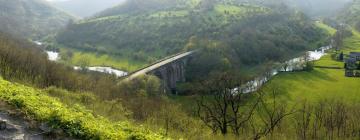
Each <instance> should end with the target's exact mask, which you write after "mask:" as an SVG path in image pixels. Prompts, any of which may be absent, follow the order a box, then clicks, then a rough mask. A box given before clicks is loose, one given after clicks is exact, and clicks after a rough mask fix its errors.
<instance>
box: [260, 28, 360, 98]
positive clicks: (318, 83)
mask: <svg viewBox="0 0 360 140" xmlns="http://www.w3.org/2000/svg"><path fill="white" fill-rule="evenodd" d="M353 32H354V33H353V34H354V35H353V36H352V37H350V38H347V39H345V41H344V48H343V49H342V50H343V51H344V53H348V52H350V51H360V34H359V33H358V32H357V31H353ZM329 53H330V54H331V53H332V52H329ZM330 54H329V55H327V56H324V57H323V58H322V59H321V60H319V61H317V62H315V66H329V67H343V66H344V64H343V62H339V61H336V60H333V59H332V58H331V57H330ZM265 87H277V88H280V89H283V90H285V91H286V92H284V94H285V95H283V96H282V98H286V99H288V100H290V101H295V102H299V101H301V100H307V101H310V102H317V101H319V100H323V99H342V100H345V101H347V102H349V103H352V102H359V101H360V78H351V77H345V69H325V68H315V69H314V70H313V71H311V72H294V73H282V74H280V75H278V76H276V77H275V78H274V79H272V80H271V81H270V82H269V83H268V84H267V85H266V86H265Z"/></svg>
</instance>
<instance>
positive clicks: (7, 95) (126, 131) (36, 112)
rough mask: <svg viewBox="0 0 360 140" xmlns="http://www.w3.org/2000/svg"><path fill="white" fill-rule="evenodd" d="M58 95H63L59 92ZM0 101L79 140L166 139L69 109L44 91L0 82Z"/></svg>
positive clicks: (73, 108) (74, 107) (81, 110)
mask: <svg viewBox="0 0 360 140" xmlns="http://www.w3.org/2000/svg"><path fill="white" fill-rule="evenodd" d="M58 94H63V93H60V92H58ZM0 99H1V100H4V101H7V102H8V103H10V104H12V105H14V106H17V107H19V106H20V107H21V108H20V109H21V110H22V111H23V112H25V114H27V115H29V117H31V118H33V119H35V120H37V121H40V122H48V123H49V125H50V126H52V127H53V128H61V129H63V130H64V131H65V132H66V133H67V134H69V135H70V136H73V137H76V138H79V139H106V140H108V139H130V138H135V139H137V138H139V139H164V137H163V136H161V135H158V134H155V133H152V132H150V131H148V130H146V129H144V128H141V127H135V126H132V125H131V124H130V123H129V122H126V121H124V122H115V123H114V122H110V121H109V120H108V119H105V118H103V117H101V116H94V115H93V113H92V112H91V111H89V110H87V109H85V107H83V106H81V105H74V106H66V105H64V104H62V103H61V102H60V101H59V100H58V99H55V98H52V97H49V96H47V95H46V93H45V92H44V91H42V90H37V89H34V88H30V87H26V86H23V85H19V84H14V83H10V82H7V81H4V80H0Z"/></svg>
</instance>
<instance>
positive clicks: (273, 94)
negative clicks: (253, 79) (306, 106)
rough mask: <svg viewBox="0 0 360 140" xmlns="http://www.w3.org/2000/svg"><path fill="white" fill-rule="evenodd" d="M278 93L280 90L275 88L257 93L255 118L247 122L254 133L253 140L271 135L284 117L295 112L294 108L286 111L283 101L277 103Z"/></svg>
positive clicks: (286, 107)
mask: <svg viewBox="0 0 360 140" xmlns="http://www.w3.org/2000/svg"><path fill="white" fill-rule="evenodd" d="M280 93H281V90H279V89H277V88H269V89H268V88H266V89H263V90H260V91H258V92H257V95H258V99H259V100H260V103H259V106H257V116H256V117H254V119H251V120H250V121H249V122H250V126H251V127H252V131H253V133H254V137H253V139H254V140H259V139H261V138H262V137H265V136H267V135H269V134H272V133H273V132H274V130H275V128H276V127H277V126H279V125H280V123H281V122H282V121H283V120H284V119H285V118H286V117H288V116H290V115H292V114H294V113H296V112H297V110H295V106H293V107H292V108H291V109H290V110H288V106H287V104H286V103H285V102H284V101H282V102H279V99H277V96H278V95H279V94H280ZM266 96H268V97H266Z"/></svg>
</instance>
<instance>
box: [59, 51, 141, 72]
mask: <svg viewBox="0 0 360 140" xmlns="http://www.w3.org/2000/svg"><path fill="white" fill-rule="evenodd" d="M61 51H62V52H64V51H66V49H62V50H61ZM71 51H72V52H73V57H72V58H71V59H70V60H68V61H66V63H69V64H71V65H75V66H80V65H82V63H84V61H85V62H86V63H87V65H88V66H108V67H113V68H116V69H120V70H123V71H128V72H132V71H136V70H138V69H141V68H143V67H144V66H146V65H147V63H145V62H141V61H135V60H131V59H128V58H126V57H116V56H110V55H107V54H97V53H93V52H80V51H76V50H74V49H72V50H71Z"/></svg>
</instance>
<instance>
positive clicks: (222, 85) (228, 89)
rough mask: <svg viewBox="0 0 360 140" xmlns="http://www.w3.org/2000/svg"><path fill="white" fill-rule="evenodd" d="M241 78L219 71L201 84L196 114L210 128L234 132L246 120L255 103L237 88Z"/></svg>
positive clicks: (225, 132) (237, 132)
mask: <svg viewBox="0 0 360 140" xmlns="http://www.w3.org/2000/svg"><path fill="white" fill-rule="evenodd" d="M241 81H242V80H241V78H238V77H237V76H234V75H232V74H230V73H222V74H219V75H217V76H215V77H214V78H213V79H212V80H208V81H206V82H205V83H203V84H202V85H203V88H205V89H204V90H203V93H202V96H201V99H199V100H198V101H197V105H198V110H197V115H198V116H199V117H200V119H201V120H202V121H203V122H204V123H205V124H206V125H207V126H208V127H209V128H211V129H212V131H213V132H214V133H217V132H218V131H220V132H221V134H223V135H226V134H228V133H229V130H230V129H231V130H232V132H233V133H234V134H236V135H239V134H240V131H239V130H240V128H241V127H242V126H243V125H244V124H245V122H247V121H248V120H249V119H250V118H251V116H252V115H253V112H254V110H255V108H256V106H257V105H258V103H259V100H257V101H255V102H253V103H251V102H252V100H250V99H247V96H246V94H243V93H242V92H241V89H240V87H239V86H240V85H241V83H242V82H241Z"/></svg>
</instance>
